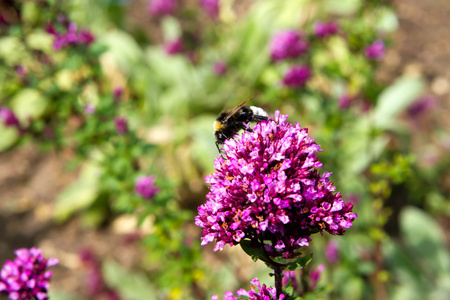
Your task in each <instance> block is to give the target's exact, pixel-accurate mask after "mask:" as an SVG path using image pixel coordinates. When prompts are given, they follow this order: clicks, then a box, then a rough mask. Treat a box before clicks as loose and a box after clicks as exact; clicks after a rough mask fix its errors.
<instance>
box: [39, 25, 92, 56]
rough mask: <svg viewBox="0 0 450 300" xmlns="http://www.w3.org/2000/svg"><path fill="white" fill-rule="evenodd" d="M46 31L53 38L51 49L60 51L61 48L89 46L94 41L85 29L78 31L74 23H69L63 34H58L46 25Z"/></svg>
mask: <svg viewBox="0 0 450 300" xmlns="http://www.w3.org/2000/svg"><path fill="white" fill-rule="evenodd" d="M46 31H47V32H48V33H50V34H51V35H53V36H54V38H55V41H54V42H53V49H54V50H60V49H62V48H65V47H68V46H74V45H84V46H89V45H90V44H91V43H92V42H93V41H94V39H95V38H94V36H93V35H92V33H91V32H90V31H88V30H87V29H82V30H80V31H79V30H78V26H77V24H76V23H74V22H70V23H69V24H68V26H67V30H66V31H65V32H63V33H58V32H57V31H56V29H55V26H53V25H52V24H48V25H47V26H46Z"/></svg>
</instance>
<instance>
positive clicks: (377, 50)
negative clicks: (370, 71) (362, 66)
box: [364, 39, 385, 60]
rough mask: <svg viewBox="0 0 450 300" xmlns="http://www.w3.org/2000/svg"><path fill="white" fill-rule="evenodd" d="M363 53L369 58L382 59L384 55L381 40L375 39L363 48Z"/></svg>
mask: <svg viewBox="0 0 450 300" xmlns="http://www.w3.org/2000/svg"><path fill="white" fill-rule="evenodd" d="M364 51H365V54H366V56H367V57H368V58H369V59H372V60H382V59H383V57H384V52H385V46H384V42H383V40H380V39H378V40H376V41H374V42H373V43H372V44H370V45H369V46H367V47H366V48H365V50H364Z"/></svg>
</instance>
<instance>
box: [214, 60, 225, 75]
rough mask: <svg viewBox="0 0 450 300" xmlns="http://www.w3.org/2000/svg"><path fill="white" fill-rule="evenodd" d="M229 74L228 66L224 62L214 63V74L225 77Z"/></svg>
mask: <svg viewBox="0 0 450 300" xmlns="http://www.w3.org/2000/svg"><path fill="white" fill-rule="evenodd" d="M226 72H227V64H226V63H224V62H223V61H217V62H215V63H214V73H216V75H223V74H225V73H226Z"/></svg>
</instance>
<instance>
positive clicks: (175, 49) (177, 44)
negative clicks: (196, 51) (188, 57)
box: [164, 38, 183, 55]
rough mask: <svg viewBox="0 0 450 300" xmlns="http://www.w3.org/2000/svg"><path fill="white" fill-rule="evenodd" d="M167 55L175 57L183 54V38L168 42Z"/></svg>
mask: <svg viewBox="0 0 450 300" xmlns="http://www.w3.org/2000/svg"><path fill="white" fill-rule="evenodd" d="M164 50H166V53H167V55H175V54H178V53H181V52H183V40H182V39H181V38H178V39H175V40H172V41H169V42H167V43H166V44H165V45H164Z"/></svg>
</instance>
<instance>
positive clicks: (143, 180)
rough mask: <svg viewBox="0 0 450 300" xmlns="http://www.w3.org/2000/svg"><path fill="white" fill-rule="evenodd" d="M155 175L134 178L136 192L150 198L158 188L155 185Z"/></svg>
mask: <svg viewBox="0 0 450 300" xmlns="http://www.w3.org/2000/svg"><path fill="white" fill-rule="evenodd" d="M155 181H156V178H155V176H141V177H139V178H138V179H137V180H136V188H135V190H134V191H135V192H136V194H138V195H140V196H142V197H144V198H146V199H151V198H152V197H153V196H154V195H156V194H157V193H158V192H159V188H158V187H157V186H155Z"/></svg>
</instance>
